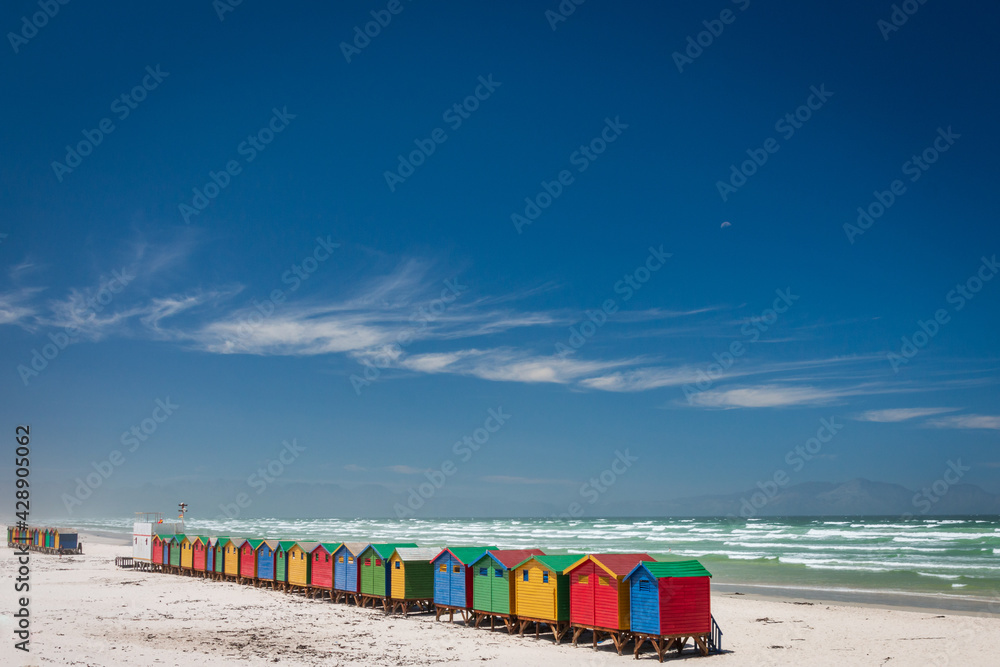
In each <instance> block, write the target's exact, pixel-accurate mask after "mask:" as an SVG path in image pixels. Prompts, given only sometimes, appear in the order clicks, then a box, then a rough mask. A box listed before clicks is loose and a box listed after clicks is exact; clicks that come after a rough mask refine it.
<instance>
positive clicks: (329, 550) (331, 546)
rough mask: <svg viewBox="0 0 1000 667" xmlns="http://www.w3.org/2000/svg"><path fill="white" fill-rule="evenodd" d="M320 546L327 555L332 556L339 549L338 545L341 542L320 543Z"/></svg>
mask: <svg viewBox="0 0 1000 667" xmlns="http://www.w3.org/2000/svg"><path fill="white" fill-rule="evenodd" d="M320 544H322V545H323V548H324V549H326V551H327V553H331V554H332V553H333V552H334V551H336V550H337V549H339V548H340V545H341V544H343V542H320Z"/></svg>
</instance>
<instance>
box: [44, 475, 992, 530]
mask: <svg viewBox="0 0 1000 667" xmlns="http://www.w3.org/2000/svg"><path fill="white" fill-rule="evenodd" d="M66 486H67V488H66V489H65V490H67V491H72V488H73V487H72V486H71V485H70V484H68V483H67V485H66ZM524 490H525V493H518V494H511V493H510V492H509V490H506V491H504V490H501V489H497V490H494V491H493V493H494V494H501V495H487V492H486V489H483V492H482V493H480V495H476V496H473V497H467V494H468V493H470V492H469V490H468V489H467V488H449V487H448V486H447V485H446V487H445V488H443V489H441V491H440V492H439V493H437V494H435V495H434V497H433V498H430V499H428V500H427V501H426V502H425V503H423V504H417V505H415V509H414V511H411V512H406V513H404V514H397V511H396V510H397V509H398V508H399V507H401V506H402V505H405V504H406V503H407V502H408V499H407V495H406V494H404V493H402V492H398V491H396V492H393V491H390V490H388V489H386V488H385V487H382V486H379V485H376V484H362V485H358V486H353V487H350V488H348V487H345V486H342V485H340V484H334V483H305V482H290V483H280V482H278V483H275V484H273V485H271V486H269V487H268V488H267V489H266V491H265V492H263V493H261V494H259V495H258V494H257V493H255V492H254V490H253V489H251V488H249V487H248V486H247V484H246V482H241V481H233V480H217V481H215V482H196V481H190V480H188V481H179V482H176V483H174V484H150V483H147V484H143V485H141V486H138V487H135V486H132V487H127V488H118V489H98V490H97V491H95V492H94V493H93V497H91V498H87V499H85V500H84V501H83V502H82V503H78V504H74V505H73V507H72V512H67V508H66V505H65V503H64V502H63V501H64V500H65V498H67V497H68V496H66V495H62V494H61V493H48V492H45V493H43V492H41V491H38V492H36V493H35V494H33V496H32V501H37V511H36V502H32V510H33V511H35V513H36V514H37V515H38V516H39V517H44V518H46V519H51V520H53V521H57V520H65V519H70V520H71V519H72V517H113V516H126V515H128V514H130V513H131V512H133V511H137V510H150V511H165V513H166V514H167V515H168V516H169V515H170V513H171V510H172V509H174V508H176V506H177V503H178V502H180V501H184V502H186V503H188V504H189V506H190V508H191V512H190V514H189V518H191V519H195V518H199V519H214V518H223V519H224V518H225V514H226V513H228V514H229V516H230V518H236V517H237V516H239V517H240V518H246V517H301V518H328V517H345V518H354V517H357V518H398V517H400V516H405V517H406V518H418V519H429V518H435V519H436V518H493V517H532V518H539V517H541V518H545V517H559V516H563V517H568V514H567V506H568V505H569V502H570V501H573V500H576V501H580V502H579V503H578V504H579V505H580V506H582V514H574V516H579V518H582V519H588V518H599V517H706V516H718V517H731V516H736V517H744V518H749V517H753V516H757V517H761V516H851V515H857V516H860V515H867V516H904V515H907V514H910V515H912V516H915V517H919V516H925V515H949V514H951V515H967V514H994V515H1000V495H998V494H993V493H989V492H987V491H985V490H983V489H981V488H980V487H978V486H975V485H972V484H955V485H950V486H947V487H946V488H945V487H944V486H943V483H940V484H939V485H938V488H937V489H936V490H933V489H928V492H929V493H930V495H925V494H924V493H923V490H918V491H914V490H911V489H907V488H905V487H903V486H900V485H898V484H889V483H885V482H873V481H870V480H867V479H853V480H851V481H848V482H842V483H833V482H804V483H800V484H792V485H789V486H787V487H785V488H783V489H779V488H778V487H777V486H776V485H775V486H773V487H772V488H771V489H764V490H762V489H760V488H756V489H748V490H746V491H743V492H740V493H731V494H721V495H705V496H696V497H689V498H678V499H663V500H656V499H650V500H644V499H643V497H641V496H635V495H633V496H632V497H629V498H628V499H620V498H621V497H622V495H626V494H615V493H614V492H611V493H608V494H606V497H605V498H600V499H597V498H595V500H596V501H597V502H595V503H594V504H589V503H587V502H585V501H582V500H581V497H580V496H579V495H577V494H576V489H575V488H573V489H572V490H571V491H570V493H569V495H568V496H565V497H564V500H563V501H562V502H561V503H558V504H557V503H554V502H552V500H551V498H552V497H553V495H558V493H553V490H552V489H547V488H545V487H544V486H542V485H537V486H533V487H530V489H529V488H527V487H526V488H525V489H524ZM529 490H530V491H532V492H534V495H529V494H528V493H527V491H529ZM60 491H62V490H60ZM768 491H769V492H770V493H772V494H773V495H772V496H770V497H769V496H768V493H767V492H768ZM936 491H937V492H940V494H938V493H936ZM60 496H61V497H60ZM616 496H617V497H616ZM237 499H240V500H245V501H247V502H244V507H237V505H236V502H237ZM418 500H419V499H418ZM575 504H576V503H575Z"/></svg>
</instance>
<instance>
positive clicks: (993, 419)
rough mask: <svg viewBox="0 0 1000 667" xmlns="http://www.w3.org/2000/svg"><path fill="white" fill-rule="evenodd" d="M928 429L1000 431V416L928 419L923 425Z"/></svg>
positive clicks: (956, 416) (957, 416)
mask: <svg viewBox="0 0 1000 667" xmlns="http://www.w3.org/2000/svg"><path fill="white" fill-rule="evenodd" d="M924 425H925V426H928V427H930V428H958V429H988V430H992V431H1000V415H954V416H952V417H942V418H940V419H930V420H928V421H926V422H925V423H924Z"/></svg>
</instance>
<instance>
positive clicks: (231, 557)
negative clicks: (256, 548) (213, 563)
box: [222, 537, 246, 582]
mask: <svg viewBox="0 0 1000 667" xmlns="http://www.w3.org/2000/svg"><path fill="white" fill-rule="evenodd" d="M244 542H246V540H245V539H244V538H242V537H227V538H226V541H225V543H224V544H223V546H222V557H223V566H222V568H223V569H222V573H223V577H224V578H225V579H227V580H230V579H231V580H232V581H237V582H238V581H239V579H240V547H242V546H243V543H244Z"/></svg>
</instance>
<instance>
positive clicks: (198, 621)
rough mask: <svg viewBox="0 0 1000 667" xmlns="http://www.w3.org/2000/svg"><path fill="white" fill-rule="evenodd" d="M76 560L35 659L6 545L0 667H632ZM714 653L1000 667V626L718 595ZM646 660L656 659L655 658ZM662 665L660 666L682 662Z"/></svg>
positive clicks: (116, 544)
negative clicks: (23, 647) (17, 630)
mask: <svg viewBox="0 0 1000 667" xmlns="http://www.w3.org/2000/svg"><path fill="white" fill-rule="evenodd" d="M81 539H82V540H83V543H84V551H85V555H83V556H63V557H58V556H50V555H43V554H32V556H31V592H30V600H31V603H30V608H31V619H32V622H31V644H30V648H31V651H30V653H28V654H25V653H23V652H21V651H16V650H14V648H13V643H14V640H13V639H12V637H13V634H12V633H13V623H12V618H11V615H10V614H11V609H12V608H13V606H14V604H13V603H14V602H15V600H14V596H15V593H14V592H13V590H14V589H13V578H14V570H15V567H14V566H15V563H14V560H13V555H14V553H13V551H12V550H11V549H7V548H3V549H0V554H2V556H0V574H2V579H3V590H4V594H3V596H4V598H3V614H4V615H3V617H2V631H3V633H2V634H3V646H2V648H0V656H2V657H0V664H3V665H95V666H96V665H101V666H104V665H109V666H110V665H184V666H186V665H204V666H214V665H220V666H221V665H232V664H234V663H237V662H238V663H239V664H241V665H274V664H286V665H368V666H371V665H432V664H439V663H449V664H455V665H473V664H484V663H488V664H494V665H546V666H549V667H556V666H559V665H629V664H634V661H633V658H632V655H631V654H630V653H629V654H626V655H624V656H621V657H619V656H618V655H617V653H615V651H614V650H613V648H611V647H610V646H602V648H601V650H598V651H594V650H593V649H592V648H591V647H590V646H589V645H588V646H579V647H575V648H574V647H573V646H572V645H570V644H569V643H568V642H567V641H565V640H564V641H563V643H562V645H559V646H555V645H553V642H552V639H551V636H546V635H542V638H541V639H540V640H536V639H535V638H534V636H531V637H527V636H525V637H517V636H510V635H508V634H507V633H506V632H503V631H494V632H490V631H488V630H476V629H474V628H470V627H466V626H464V625H462V624H460V623H453V624H449V623H444V622H435V621H434V618H433V615H430V616H428V615H411V616H409V617H407V618H402V617H394V616H386V615H384V614H383V613H382V612H381V611H378V612H375V611H372V610H370V609H358V608H355V607H351V606H345V605H342V604H332V603H330V602H329V601H318V600H317V601H313V600H307V599H304V598H302V597H299V596H293V595H287V594H285V593H282V592H278V591H270V590H263V589H255V588H252V587H248V586H240V585H237V584H233V583H221V582H213V581H208V580H204V579H195V578H189V577H178V576H173V575H165V574H159V573H145V572H133V571H131V570H122V569H118V568H116V567H115V565H114V557H115V556H123V555H130V549H129V547H128V545H127V543H124V542H121V541H118V540H114V539H108V538H101V537H96V536H90V535H86V536H81ZM712 605H713V614H714V615H715V618H716V620H717V621H718V622H719V624H720V626H721V627H722V629H723V632H724V633H725V635H724V638H723V648H724V649H725V651H726V652H725V653H724V654H722V655H710V656H708V657H701V656H697V655H696V654H694V653H693V652H692V651H690V649H689V650H688V651H687V652H686V653H685V654H684V655H683V656H682V659H684V662H685V664H690V665H702V664H704V665H705V666H706V667H712V666H713V665H810V667H814V666H818V665H873V666H875V665H888V666H889V667H897V666H903V665H914V666H917V665H919V666H921V667H923V666H927V665H939V666H942V667H943V666H946V665H961V666H962V667H974V666H978V665H995V664H998V659H997V654H996V644H997V642H998V641H1000V618H997V617H985V616H972V615H955V614H939V613H937V612H934V611H909V610H896V609H881V608H874V607H868V606H865V607H860V606H857V607H852V606H847V605H834V604H826V603H823V602H815V601H805V600H791V599H789V600H784V599H761V598H757V597H753V596H738V595H732V594H716V595H715V596H714V597H713V600H712ZM641 659H642V660H643V661H645V662H644V663H643V664H658V663H657V661H656V657H655V654H653V653H650V652H646V653H643V654H642V655H641ZM676 659H677V658H676V657H668V658H667V660H666V662H672V661H676Z"/></svg>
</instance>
